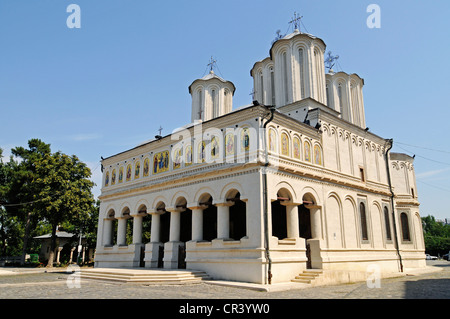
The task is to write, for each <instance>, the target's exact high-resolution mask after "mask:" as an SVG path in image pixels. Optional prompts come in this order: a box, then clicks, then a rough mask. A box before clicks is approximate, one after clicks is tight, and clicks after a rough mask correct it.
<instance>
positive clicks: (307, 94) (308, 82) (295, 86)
mask: <svg viewBox="0 0 450 319" xmlns="http://www.w3.org/2000/svg"><path fill="white" fill-rule="evenodd" d="M301 18H302V17H300V16H297V15H296V14H295V16H294V18H293V19H292V20H291V21H290V24H292V25H293V27H294V28H295V29H294V31H293V32H292V33H290V34H287V35H285V36H281V35H280V34H278V36H277V38H276V39H275V40H274V41H273V42H272V47H271V48H270V56H269V57H268V58H266V59H264V60H262V61H259V62H256V63H255V65H254V66H253V68H252V70H251V71H250V75H251V76H252V77H253V83H254V92H255V94H256V97H255V98H256V99H257V100H258V102H260V103H263V104H267V105H269V104H270V105H275V106H276V107H277V108H279V107H282V106H285V105H288V104H292V103H295V102H297V101H301V100H303V99H306V98H311V99H314V100H316V101H317V102H320V103H322V104H326V91H325V66H324V52H325V49H326V45H325V43H324V41H323V40H322V39H320V38H317V37H315V36H312V35H310V34H308V33H303V32H302V31H300V20H301Z"/></svg>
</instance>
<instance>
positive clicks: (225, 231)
mask: <svg viewBox="0 0 450 319" xmlns="http://www.w3.org/2000/svg"><path fill="white" fill-rule="evenodd" d="M233 204H234V203H228V202H227V203H219V204H215V205H216V206H217V238H220V239H226V238H230V206H232V205H233Z"/></svg>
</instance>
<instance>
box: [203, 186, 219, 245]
mask: <svg viewBox="0 0 450 319" xmlns="http://www.w3.org/2000/svg"><path fill="white" fill-rule="evenodd" d="M212 202H213V198H212V196H211V195H210V194H208V193H206V194H203V195H202V196H200V200H199V205H200V206H205V207H206V208H205V209H204V210H203V240H205V241H211V240H213V239H215V238H217V207H216V206H215V205H213V204H212Z"/></svg>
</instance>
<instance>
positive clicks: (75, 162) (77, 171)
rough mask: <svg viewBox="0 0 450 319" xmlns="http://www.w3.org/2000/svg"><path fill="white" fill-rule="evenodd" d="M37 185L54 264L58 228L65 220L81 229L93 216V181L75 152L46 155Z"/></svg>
mask: <svg viewBox="0 0 450 319" xmlns="http://www.w3.org/2000/svg"><path fill="white" fill-rule="evenodd" d="M35 168H36V179H35V180H34V185H35V186H36V189H37V190H38V191H37V192H36V193H35V194H34V200H38V199H39V201H37V202H36V203H35V204H34V206H36V207H37V208H38V210H39V214H40V216H41V218H45V220H46V221H47V222H48V223H49V224H50V225H51V228H52V237H51V238H52V239H51V248H50V256H49V260H48V264H47V267H52V266H53V260H54V250H55V248H56V229H57V227H58V225H60V224H62V223H63V222H64V221H68V222H70V223H73V224H74V225H77V226H78V227H79V229H81V228H82V226H83V225H82V223H83V221H86V220H88V219H89V217H90V213H91V212H92V207H93V204H94V198H93V195H92V192H91V189H92V187H93V185H94V184H93V182H92V181H90V180H89V177H90V176H91V171H90V169H89V168H88V167H87V166H86V164H84V163H82V162H81V161H80V160H79V159H78V158H77V157H76V156H75V155H72V156H68V155H66V154H63V153H61V152H56V153H53V154H45V155H44V156H43V158H42V159H41V161H39V162H38V163H36V167H35Z"/></svg>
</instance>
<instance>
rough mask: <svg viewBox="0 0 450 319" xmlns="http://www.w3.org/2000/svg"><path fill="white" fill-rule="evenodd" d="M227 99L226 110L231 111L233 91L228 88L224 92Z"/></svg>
mask: <svg viewBox="0 0 450 319" xmlns="http://www.w3.org/2000/svg"><path fill="white" fill-rule="evenodd" d="M223 94H224V99H225V112H229V111H231V108H232V107H231V93H230V91H229V90H228V89H225V91H224V92H223Z"/></svg>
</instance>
